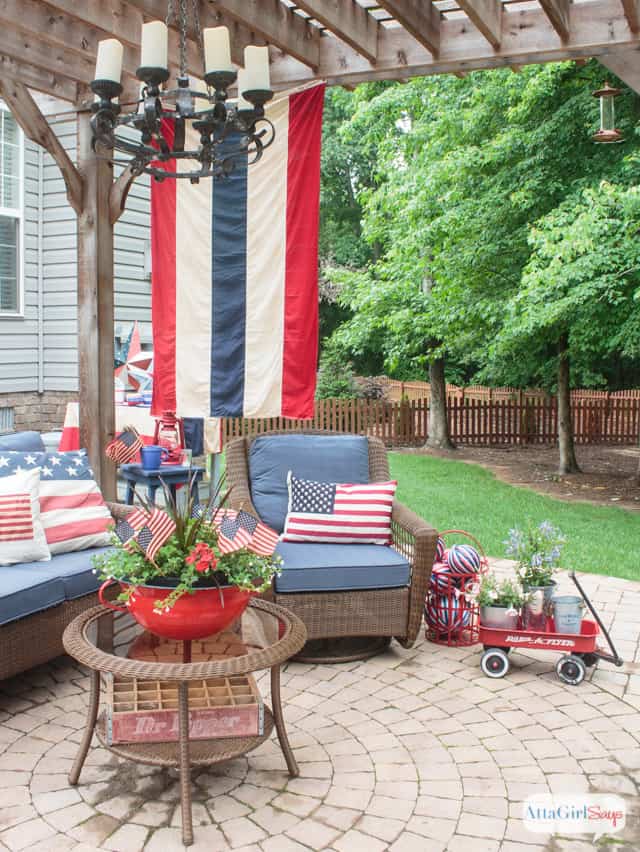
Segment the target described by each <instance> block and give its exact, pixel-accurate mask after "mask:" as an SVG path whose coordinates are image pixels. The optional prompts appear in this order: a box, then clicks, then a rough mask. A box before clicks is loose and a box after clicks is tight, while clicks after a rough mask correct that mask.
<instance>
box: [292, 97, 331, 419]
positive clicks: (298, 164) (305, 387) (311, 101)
mask: <svg viewBox="0 0 640 852" xmlns="http://www.w3.org/2000/svg"><path fill="white" fill-rule="evenodd" d="M324 89H325V87H324V85H320V86H314V87H313V88H311V89H307V90H306V91H304V92H300V93H299V94H296V95H291V97H290V98H289V153H288V162H287V249H286V260H285V308H284V351H283V358H282V416H283V417H298V418H312V417H313V413H314V395H315V385H316V368H317V360H318V221H319V207H320V147H321V142H322V108H323V104H324Z"/></svg>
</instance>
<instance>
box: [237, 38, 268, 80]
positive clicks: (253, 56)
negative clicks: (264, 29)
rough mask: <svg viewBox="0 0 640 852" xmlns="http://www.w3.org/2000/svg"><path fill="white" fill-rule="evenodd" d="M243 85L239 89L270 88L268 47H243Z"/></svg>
mask: <svg viewBox="0 0 640 852" xmlns="http://www.w3.org/2000/svg"><path fill="white" fill-rule="evenodd" d="M244 69H245V75H246V76H245V87H244V89H242V90H241V91H245V92H248V91H253V90H262V91H268V90H270V89H271V80H270V77H269V48H268V47H255V46H254V45H250V46H249V47H245V49H244Z"/></svg>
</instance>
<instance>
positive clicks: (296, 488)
mask: <svg viewBox="0 0 640 852" xmlns="http://www.w3.org/2000/svg"><path fill="white" fill-rule="evenodd" d="M287 484H288V486H289V511H288V514H287V517H286V520H285V523H284V532H283V533H282V541H315V542H318V543H323V542H324V543H335V544H355V543H360V544H391V511H392V508H393V497H394V495H395V493H396V488H397V485H398V483H397V482H396V481H395V480H394V481H391V482H370V483H368V484H362V485H358V484H350V483H343V484H338V483H335V482H314V481H313V480H309V479H298V478H297V477H296V476H294V475H293V473H292V472H291V471H289V473H288V476H287Z"/></svg>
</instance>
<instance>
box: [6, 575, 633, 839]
mask: <svg viewBox="0 0 640 852" xmlns="http://www.w3.org/2000/svg"><path fill="white" fill-rule="evenodd" d="M502 564H504V563H502ZM502 564H496V565H495V568H496V569H497V570H498V571H500V570H501V567H502ZM505 567H506V565H505ZM581 579H582V581H583V582H584V585H585V588H586V589H587V590H588V593H589V595H590V597H591V598H592V600H593V602H594V604H595V605H596V606H597V607H598V609H599V611H600V613H601V615H602V617H603V619H604V620H605V622H606V624H607V625H608V626H609V627H610V628H611V630H612V635H613V637H614V639H615V641H616V644H617V646H618V648H619V651H620V653H621V654H622V655H623V656H624V657H625V659H626V660H629V661H632V660H635V663H631V665H630V666H629V667H625V672H626V673H622V672H615V671H614V670H613V669H612V667H611V666H603V667H602V668H599V669H597V670H593V671H594V673H593V676H592V677H591V680H590V682H587V681H585V682H583V683H582V684H581V685H580V686H579V687H572V686H568V685H567V684H563V683H561V682H560V681H559V680H558V678H557V677H556V675H555V672H554V671H553V666H554V665H555V658H556V657H557V656H558V655H557V654H552V653H549V652H548V651H547V652H537V651H521V652H516V651H514V652H513V654H512V655H511V656H512V668H511V671H510V672H509V674H508V675H507V677H505V678H502V679H499V680H490V679H488V678H486V677H485V676H484V675H483V674H482V672H481V671H480V667H479V659H480V653H479V651H478V649H477V648H445V647H442V646H438V645H434V644H431V643H427V642H424V640H420V641H419V642H418V643H417V644H416V646H415V647H414V648H412V649H410V650H404V649H402V648H401V647H400V646H399V645H398V644H396V643H394V644H393V646H392V648H391V649H390V650H389V651H387V652H386V653H385V654H382V655H380V656H378V657H375V658H373V659H370V660H368V661H366V662H359V663H351V664H345V665H342V666H322V665H315V666H312V665H303V664H301V663H288V664H287V666H286V667H285V669H284V670H283V674H282V688H283V698H284V713H285V718H286V723H287V728H288V732H289V737H290V740H291V745H292V747H293V749H294V752H295V754H296V757H297V760H298V763H299V767H300V777H299V778H293V779H291V778H289V776H288V774H287V771H286V767H285V763H284V758H283V756H282V753H281V752H280V749H279V747H278V744H277V741H276V740H275V738H272V739H271V740H269V741H268V742H266V743H264V744H263V745H262V746H260V748H259V749H257V750H256V751H254V752H252V753H251V754H250V755H249V756H248V757H243V758H237V759H235V760H232V761H229V762H227V763H225V764H222V765H220V766H219V767H217V768H211V769H209V770H208V771H200V772H198V773H194V793H193V814H194V836H195V843H194V845H193V846H192V847H190V848H191V849H194V850H208V852H223V850H228V849H233V850H243V852H249V850H251V852H304V850H309V849H322V850H331V851H332V852H358V850H367V852H382V851H383V850H385V849H390V850H393V852H444V850H448V852H469V850H482V852H545V850H549V849H553V850H554V852H587V850H589V849H593V848H596V847H595V846H594V845H593V843H592V836H591V835H578V836H576V835H566V836H562V833H559V834H557V835H555V836H554V837H553V839H551V838H550V836H549V835H548V834H545V833H539V834H537V833H534V832H533V831H531V830H529V829H527V827H526V826H525V823H524V821H523V818H522V817H523V803H524V801H525V800H526V799H527V798H528V797H530V796H535V795H544V794H549V793H552V794H563V793H567V794H573V795H576V796H579V795H581V794H583V793H587V792H591V793H605V794H615V795H617V796H620V797H621V798H622V800H624V802H625V803H626V807H627V813H626V828H625V829H624V830H623V831H622V832H620V833H617V834H616V835H615V838H616V841H617V844H621V845H620V846H618V845H617V844H616V848H621V849H624V850H633V849H638V848H639V846H640V834H639V833H638V798H637V788H636V784H637V781H638V767H640V684H639V683H638V680H639V679H638V677H637V676H636V675H634V674H630V673H629V672H632V671H633V666H634V665H635V666H636V667H637V665H638V662H639V661H640V653H639V649H638V624H639V621H638V618H639V614H638V613H639V609H638V607H639V604H640V585H639V584H638V583H633V582H631V581H627V580H616V579H613V578H610V577H606V578H605V577H600V578H599V577H596V576H593V575H591V576H584V577H582V578H581ZM560 582H561V584H562V586H563V587H566V588H569V587H570V584H569V582H568V578H566V577H564V578H562V579H561V581H560ZM86 681H87V675H86V671H85V670H83V669H82V668H81V667H80V666H78V665H77V664H75V663H74V662H73V661H71V660H70V659H69V658H60V659H59V660H56V661H54V662H53V663H50V664H47V665H46V666H41V667H40V668H37V669H34V670H32V671H31V672H28V673H26V674H24V675H21V676H20V677H19V678H15V679H14V680H11V681H5V682H4V683H3V684H2V685H1V686H0V713H1V714H2V717H1V721H0V751H2V752H3V753H2V754H1V755H0V785H1V787H2V790H1V793H2V799H3V821H2V826H1V827H0V844H1V845H2V848H3V849H9V850H11V852H19V850H22V849H26V848H29V849H30V850H34V852H35V850H38V852H53V850H60V852H63V850H76V852H90V850H91V851H92V852H95V850H111V852H129V850H130V852H139V850H142V849H144V852H173V850H182V849H183V848H184V847H183V846H182V839H181V831H180V825H181V822H180V796H179V791H178V781H177V778H176V775H175V774H174V773H172V772H171V771H170V770H167V769H160V768H154V767H141V766H134V765H132V764H130V763H127V762H122V761H118V759H117V758H116V757H115V756H114V755H111V754H109V753H108V752H107V751H106V750H105V749H104V748H102V747H100V746H99V745H98V744H97V741H96V740H95V739H94V747H93V748H92V749H91V751H90V752H89V756H88V759H87V763H86V765H85V768H84V770H83V773H82V780H81V783H80V784H79V786H78V787H75V788H70V787H69V785H68V781H67V772H68V771H69V769H70V767H71V764H72V761H73V757H74V756H75V753H76V749H77V742H78V741H79V738H80V735H81V731H82V728H83V725H84V720H85V707H86V704H85V689H86ZM260 687H261V689H262V690H263V692H264V693H265V695H266V692H267V690H268V674H265V676H264V678H263V679H262V680H261V683H260ZM598 848H600V847H598Z"/></svg>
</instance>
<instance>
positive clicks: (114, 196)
mask: <svg viewBox="0 0 640 852" xmlns="http://www.w3.org/2000/svg"><path fill="white" fill-rule="evenodd" d="M135 179H136V176H135V174H134V173H133V171H132V169H131V166H127V167H126V169H123V170H122V173H121V174H120V176H119V177H118V178H117V179H116V180H114V182H113V183H112V184H111V189H110V190H109V221H110V222H111V224H112V225H115V223H116V222H117V221H118V219H119V218H120V217H121V216H122V214H123V213H124V206H125V204H126V203H127V197H128V195H129V190H130V189H131V187H132V185H133V182H134V180H135Z"/></svg>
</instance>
